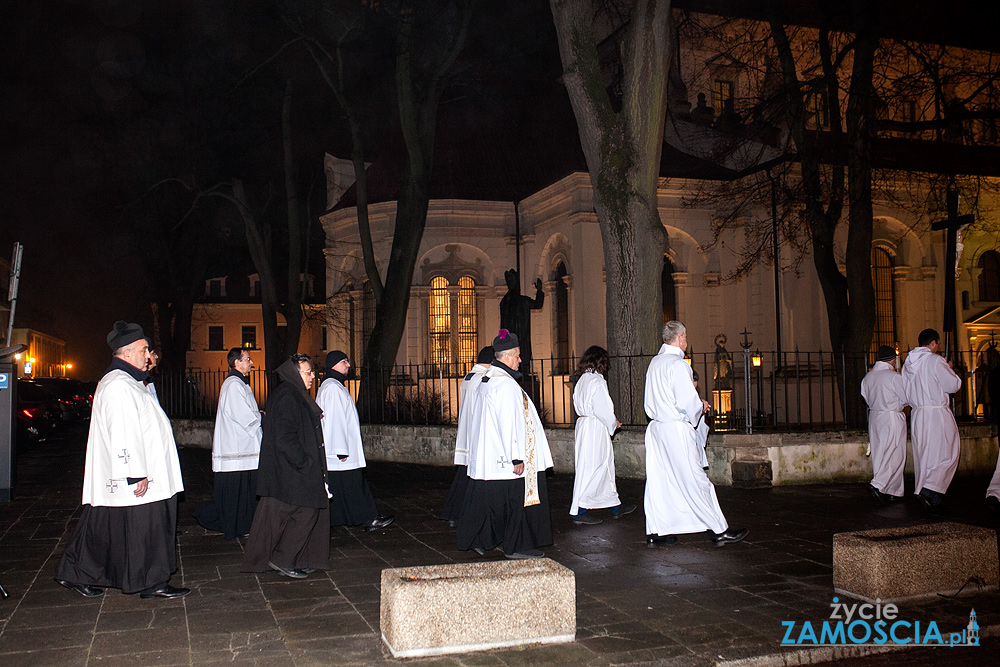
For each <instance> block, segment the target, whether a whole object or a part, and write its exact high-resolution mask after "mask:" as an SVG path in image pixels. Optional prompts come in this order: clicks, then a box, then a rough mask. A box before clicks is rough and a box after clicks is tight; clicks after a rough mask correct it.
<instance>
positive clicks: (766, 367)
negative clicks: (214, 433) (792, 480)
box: [156, 350, 1000, 432]
mask: <svg viewBox="0 0 1000 667" xmlns="http://www.w3.org/2000/svg"><path fill="white" fill-rule="evenodd" d="M651 358H652V355H635V356H615V357H612V358H611V370H610V373H609V379H608V381H609V384H610V385H611V387H612V394H613V395H616V394H617V393H618V392H616V391H615V388H616V386H617V385H619V384H620V385H621V386H624V387H625V390H624V392H623V393H622V395H623V396H624V397H625V400H623V401H619V403H620V405H616V412H617V415H618V419H619V420H620V421H621V422H622V423H623V424H624V425H626V426H632V427H638V426H642V425H643V424H645V421H646V419H645V415H644V414H642V412H643V411H642V396H641V393H640V394H638V395H634V392H642V388H643V379H644V377H645V373H646V369H647V367H648V366H649V361H650V359H651ZM904 359H905V353H903V355H902V357H901V359H900V364H902V362H903V360H904ZM954 359H955V366H954V367H955V370H956V372H957V373H958V374H959V376H960V377H962V380H963V383H962V389H961V390H960V391H959V393H957V394H956V395H955V400H954V410H955V414H956V417H958V418H959V419H964V420H975V419H980V420H982V419H988V418H989V417H990V407H989V406H990V399H989V398H988V397H987V396H985V387H986V384H985V370H984V368H983V364H982V362H981V360H979V359H978V355H976V354H974V353H971V352H960V353H957V354H956V355H955V357H954ZM688 361H689V363H690V364H691V366H692V368H693V369H694V371H695V372H696V374H697V377H698V389H699V392H700V393H701V395H702V397H703V398H704V399H705V400H707V401H709V403H711V404H712V406H713V409H714V410H713V412H714V414H713V419H714V423H713V428H714V429H715V430H718V431H741V432H747V431H757V430H806V429H814V430H820V429H823V430H826V429H840V428H844V425H845V423H847V421H845V418H844V410H845V405H846V406H847V407H846V409H847V410H849V411H850V410H852V409H853V410H859V414H858V415H856V416H857V417H858V418H859V419H860V422H859V421H857V420H854V419H852V420H851V421H852V422H854V423H861V424H863V423H864V420H865V414H864V412H865V405H864V402H863V400H861V399H860V396H858V397H856V400H855V397H853V396H852V397H849V398H850V399H851V400H845V399H846V398H848V397H845V396H844V395H843V391H844V389H843V387H844V383H843V382H842V381H841V379H842V378H843V377H844V375H845V374H847V375H848V376H851V375H853V376H854V377H856V378H857V380H858V381H860V378H861V377H862V376H863V375H864V373H865V372H866V371H867V369H868V368H869V366H870V356H869V355H868V354H856V355H848V354H843V353H834V352H801V351H798V350H796V351H794V352H785V353H782V354H780V355H779V354H777V353H775V352H764V353H759V352H756V351H751V350H736V351H735V352H731V353H728V352H727V353H721V352H720V353H718V354H717V353H716V352H705V353H702V352H699V353H694V354H691V355H689V356H688ZM977 365H978V369H977ZM575 366H576V361H575V360H573V359H556V358H545V359H534V360H532V362H531V373H530V374H528V375H526V377H525V378H524V379H523V380H522V386H523V387H524V389H525V391H526V392H527V393H528V394H529V396H530V397H531V398H532V400H533V401H534V402H535V404H536V406H537V407H538V409H539V414H540V415H541V416H542V419H543V421H544V422H545V423H546V424H547V425H548V426H553V427H571V426H572V425H573V423H574V422H575V420H576V414H575V412H574V411H573V387H574V385H575V382H576V379H577V375H576V374H575V373H574V372H566V370H567V369H572V368H574V367H575ZM467 370H468V367H467V366H465V365H462V366H460V365H458V364H455V365H454V366H453V367H449V366H441V365H432V364H400V365H397V366H395V367H394V368H393V370H392V372H391V373H390V374H388V376H387V379H385V380H384V381H382V382H379V381H378V379H377V378H372V381H371V382H369V383H368V384H367V387H368V390H369V391H371V392H372V394H371V395H369V396H368V399H369V400H360V401H358V402H359V408H360V409H361V419H362V421H363V422H370V423H397V424H428V425H429V424H454V423H456V421H457V419H458V408H459V387H460V385H461V382H462V378H463V377H464V374H465V372H467ZM360 371H361V373H363V369H360ZM226 374H227V372H226V371H222V370H219V371H202V370H196V369H189V370H188V371H186V372H185V373H183V374H176V375H171V374H161V375H160V376H158V378H157V380H156V383H157V390H158V393H159V396H160V402H161V404H162V405H163V408H164V410H165V411H166V412H167V414H168V415H169V416H171V417H193V418H199V417H200V418H211V417H214V415H215V409H216V405H217V402H218V396H219V388H220V387H221V385H222V382H223V381H224V380H225V378H226ZM265 375H266V372H265V371H264V370H261V369H254V370H253V371H251V378H250V384H251V387H252V388H253V390H254V394H255V396H256V397H257V401H258V403H259V404H260V405H261V407H262V408H263V407H264V406H265V405H266V402H267V382H266V379H265ZM357 377H358V376H357V375H356V376H354V377H353V378H352V379H350V380H348V382H347V386H348V388H349V389H350V391H351V394H352V395H353V396H354V397H355V400H358V399H359V396H358V392H359V391H360V384H361V382H360V380H358V379H357ZM321 380H322V378H321V377H320V378H317V382H315V383H314V385H313V395H315V391H316V389H317V388H318V386H319V383H320V381H321ZM380 385H381V386H380ZM379 397H381V399H379ZM997 404H998V408H1000V397H998V400H997Z"/></svg>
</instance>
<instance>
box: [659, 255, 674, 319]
mask: <svg viewBox="0 0 1000 667" xmlns="http://www.w3.org/2000/svg"><path fill="white" fill-rule="evenodd" d="M674 271H675V269H674V263H673V262H671V261H670V258H669V257H667V256H666V255H664V256H663V272H662V273H661V274H660V289H661V291H662V293H663V294H662V298H663V322H662V323H663V324H666V323H667V322H669V321H670V320H676V319H677V292H676V290H675V289H674Z"/></svg>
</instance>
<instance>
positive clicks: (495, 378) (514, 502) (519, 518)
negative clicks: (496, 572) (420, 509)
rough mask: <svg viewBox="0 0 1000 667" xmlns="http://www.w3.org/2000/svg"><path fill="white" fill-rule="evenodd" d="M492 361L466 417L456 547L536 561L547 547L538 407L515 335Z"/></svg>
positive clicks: (499, 344) (505, 334) (497, 347)
mask: <svg viewBox="0 0 1000 667" xmlns="http://www.w3.org/2000/svg"><path fill="white" fill-rule="evenodd" d="M493 349H494V351H495V352H496V359H495V360H494V361H493V364H492V365H491V366H490V368H489V370H487V371H486V373H485V374H484V375H483V380H482V382H483V384H484V385H485V386H483V387H481V388H480V392H481V395H480V396H479V398H478V399H477V401H475V402H474V403H473V405H472V406H470V407H471V408H472V410H471V414H470V415H469V417H470V419H471V422H470V428H471V429H472V434H473V435H472V436H471V437H472V439H470V442H469V458H468V470H469V478H470V479H469V488H468V490H467V491H466V493H465V502H464V503H463V504H462V513H461V515H460V516H459V519H458V530H457V537H458V548H459V549H462V550H468V549H472V550H474V551H476V552H477V553H479V554H483V553H485V551H486V550H488V549H493V548H495V547H497V546H499V545H501V544H502V545H503V550H504V554H505V555H506V557H507V558H509V559H513V560H519V559H525V558H541V557H542V556H544V555H545V554H544V552H543V551H542V550H541V549H540V548H539V547H542V546H545V545H548V544H552V517H551V514H550V511H549V494H548V488H547V486H546V481H545V471H546V470H547V469H549V468H551V467H552V454H551V452H550V451H549V443H548V440H547V439H546V437H545V430H544V428H543V426H542V420H541V419H540V418H539V416H538V412H537V411H536V410H535V405H534V403H533V402H532V401H531V399H530V398H529V397H528V395H527V394H526V393H524V390H523V389H521V387H520V385H519V384H518V382H517V380H518V379H519V378H520V377H521V374H520V373H519V372H518V371H517V370H515V369H516V368H517V367H518V365H519V364H520V360H521V350H520V347H519V345H518V340H517V335H516V334H514V333H512V332H509V331H508V330H507V329H501V330H500V332H499V334H498V335H497V337H496V338H494V339H493Z"/></svg>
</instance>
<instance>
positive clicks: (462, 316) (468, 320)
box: [458, 276, 479, 373]
mask: <svg viewBox="0 0 1000 667" xmlns="http://www.w3.org/2000/svg"><path fill="white" fill-rule="evenodd" d="M478 346H479V332H478V331H477V330H476V281H475V279H473V278H472V277H470V276H462V277H461V278H459V279H458V363H459V364H460V365H461V369H460V371H461V372H462V373H468V372H469V370H471V369H472V365H473V364H474V363H476V355H477V354H478V353H479V349H478Z"/></svg>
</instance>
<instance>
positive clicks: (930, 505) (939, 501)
mask: <svg viewBox="0 0 1000 667" xmlns="http://www.w3.org/2000/svg"><path fill="white" fill-rule="evenodd" d="M917 498H918V499H919V500H920V502H922V503H923V504H924V507H926V508H927V509H929V510H930V511H932V512H941V511H942V510H943V509H944V494H943V493H938V492H937V491H931V490H930V489H920V493H918V494H917Z"/></svg>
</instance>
